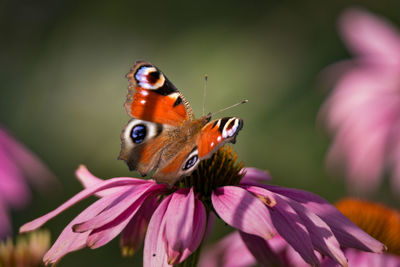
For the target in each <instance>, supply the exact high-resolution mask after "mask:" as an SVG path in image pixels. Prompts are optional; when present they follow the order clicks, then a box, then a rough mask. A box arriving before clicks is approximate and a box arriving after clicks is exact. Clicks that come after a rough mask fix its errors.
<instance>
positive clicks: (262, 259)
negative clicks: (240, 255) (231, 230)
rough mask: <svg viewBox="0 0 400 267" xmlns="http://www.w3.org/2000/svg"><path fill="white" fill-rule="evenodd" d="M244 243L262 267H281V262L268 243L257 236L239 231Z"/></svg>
mask: <svg viewBox="0 0 400 267" xmlns="http://www.w3.org/2000/svg"><path fill="white" fill-rule="evenodd" d="M239 233H240V237H241V238H242V240H243V241H242V242H244V243H245V245H246V247H247V249H248V250H249V251H250V252H251V254H252V255H253V256H254V258H255V259H257V262H258V263H259V264H261V266H280V265H281V261H280V258H279V256H278V254H276V253H275V252H274V251H273V250H272V249H271V247H270V246H269V244H268V242H267V241H266V240H265V239H263V238H261V237H259V236H256V235H250V234H246V233H243V232H241V231H239Z"/></svg>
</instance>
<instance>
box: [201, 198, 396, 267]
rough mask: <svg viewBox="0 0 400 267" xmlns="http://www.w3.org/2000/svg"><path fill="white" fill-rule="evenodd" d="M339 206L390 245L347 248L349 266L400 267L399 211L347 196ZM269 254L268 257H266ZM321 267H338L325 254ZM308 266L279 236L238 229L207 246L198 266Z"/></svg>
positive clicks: (344, 212)
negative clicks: (377, 250) (373, 250)
mask: <svg viewBox="0 0 400 267" xmlns="http://www.w3.org/2000/svg"><path fill="white" fill-rule="evenodd" d="M336 207H337V208H338V209H339V210H340V211H341V212H342V213H343V214H344V215H346V216H347V217H348V218H349V219H351V220H352V221H353V222H354V223H355V224H357V225H358V226H359V227H361V228H362V229H364V230H365V231H366V232H367V233H368V234H370V235H372V236H373V237H375V238H376V239H378V240H380V241H381V242H382V243H384V244H385V245H387V251H386V252H384V253H370V252H365V251H361V250H357V249H352V248H344V249H343V252H344V255H345V256H346V258H347V260H348V266H357V267H358V266H365V267H367V266H386V267H397V266H400V256H399V255H400V242H399V241H400V214H399V212H398V211H396V210H393V209H390V208H387V207H385V206H384V205H382V204H377V203H372V202H367V201H361V200H355V199H350V198H346V199H343V200H341V201H340V202H338V203H336ZM266 255H268V256H269V257H266ZM317 256H318V258H319V259H320V260H321V266H323V267H329V266H332V267H333V266H338V262H337V261H334V260H333V259H332V258H327V257H322V255H321V254H317ZM257 263H260V264H261V265H262V266H296V267H306V266H309V264H308V263H307V262H305V261H304V259H303V258H301V256H300V255H299V253H297V252H296V251H295V250H294V249H293V247H291V246H290V245H289V244H288V242H287V241H286V240H285V239H284V238H282V237H281V236H280V235H276V236H275V237H273V238H271V239H269V240H267V241H265V240H261V239H260V238H257V237H250V239H249V236H248V235H246V234H243V233H240V232H238V231H235V232H233V233H231V234H229V235H227V236H226V237H225V238H223V239H222V240H220V241H219V242H217V243H216V244H213V245H212V246H211V247H209V248H207V249H206V250H205V251H204V253H203V254H202V257H201V260H200V263H199V267H217V266H218V267H246V266H254V265H255V264H257Z"/></svg>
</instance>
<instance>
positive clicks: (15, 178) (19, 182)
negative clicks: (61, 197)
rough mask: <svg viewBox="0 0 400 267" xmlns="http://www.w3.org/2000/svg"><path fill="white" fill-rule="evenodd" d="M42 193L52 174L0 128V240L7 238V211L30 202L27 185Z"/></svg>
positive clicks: (8, 219)
mask: <svg viewBox="0 0 400 267" xmlns="http://www.w3.org/2000/svg"><path fill="white" fill-rule="evenodd" d="M28 181H29V182H30V183H32V184H33V185H34V186H35V187H37V188H38V189H40V190H42V189H46V188H47V187H48V186H49V185H51V184H52V183H53V182H54V176H53V174H52V173H51V172H50V171H49V170H48V169H47V167H45V165H44V164H43V163H42V162H41V161H40V160H39V159H38V158H37V157H36V156H35V155H34V154H33V153H32V152H30V151H29V150H28V149H27V148H26V147H25V146H24V145H22V144H21V143H19V142H18V141H17V140H15V139H14V138H13V137H12V136H11V135H10V134H9V133H8V132H6V130H4V129H3V128H1V127H0V240H1V239H4V238H5V237H7V236H8V235H9V234H11V230H12V229H11V221H10V217H9V212H10V209H21V208H23V207H25V206H26V205H27V204H28V203H29V200H30V197H31V193H30V191H29V187H28V185H27V182H28Z"/></svg>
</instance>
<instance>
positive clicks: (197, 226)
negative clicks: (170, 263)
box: [180, 198, 207, 262]
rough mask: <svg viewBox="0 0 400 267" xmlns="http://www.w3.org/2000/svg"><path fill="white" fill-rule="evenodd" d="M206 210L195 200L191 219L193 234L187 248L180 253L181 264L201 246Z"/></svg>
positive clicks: (199, 201)
mask: <svg viewBox="0 0 400 267" xmlns="http://www.w3.org/2000/svg"><path fill="white" fill-rule="evenodd" d="M206 221H207V215H206V209H205V207H204V205H203V203H202V202H201V200H199V199H197V198H196V199H195V210H194V218H193V226H192V227H193V234H192V240H191V241H190V244H189V247H188V248H187V249H185V250H184V251H183V253H182V256H181V259H180V262H183V261H184V260H185V259H186V258H187V257H188V256H189V255H190V254H192V253H193V252H194V251H195V250H196V249H197V248H198V247H199V245H200V244H201V242H202V240H203V237H204V235H205V234H204V233H205V230H206Z"/></svg>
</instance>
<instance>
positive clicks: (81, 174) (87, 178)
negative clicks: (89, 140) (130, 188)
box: [75, 165, 148, 197]
mask: <svg viewBox="0 0 400 267" xmlns="http://www.w3.org/2000/svg"><path fill="white" fill-rule="evenodd" d="M75 176H76V177H77V178H78V180H79V182H81V184H82V185H83V187H84V188H91V187H93V186H96V185H98V184H99V183H103V182H104V180H103V179H100V178H98V177H96V176H94V175H93V174H92V173H91V172H90V171H89V170H88V169H87V168H86V166H85V165H79V167H78V169H76V171H75ZM131 179H132V183H134V181H136V183H137V184H138V185H139V184H143V183H148V180H143V179H137V178H131ZM120 190H122V189H121V188H120V187H113V188H109V189H105V190H102V191H99V192H97V193H96V196H98V197H102V196H106V195H109V194H112V193H115V192H117V191H120Z"/></svg>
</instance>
